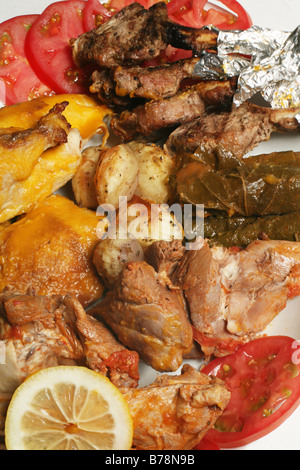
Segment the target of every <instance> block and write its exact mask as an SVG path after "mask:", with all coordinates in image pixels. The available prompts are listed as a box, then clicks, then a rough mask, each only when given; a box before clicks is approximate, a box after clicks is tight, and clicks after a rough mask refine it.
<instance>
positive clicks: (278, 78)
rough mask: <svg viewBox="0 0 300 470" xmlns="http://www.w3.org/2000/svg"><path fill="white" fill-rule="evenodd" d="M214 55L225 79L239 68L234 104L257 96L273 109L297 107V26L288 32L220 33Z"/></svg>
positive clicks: (299, 72)
mask: <svg viewBox="0 0 300 470" xmlns="http://www.w3.org/2000/svg"><path fill="white" fill-rule="evenodd" d="M218 56H219V58H220V60H222V61H223V67H224V71H225V72H226V73H227V74H228V75H229V76H233V75H235V74H236V71H237V70H239V69H240V73H239V81H238V90H237V92H236V94H235V97H234V105H236V106H240V105H241V104H242V103H243V102H244V101H246V100H248V99H250V98H251V97H253V96H254V95H256V94H257V93H260V94H261V95H262V96H263V98H264V99H265V100H266V101H267V102H269V103H270V105H271V106H272V107H273V108H290V107H298V106H300V26H299V27H298V28H296V29H295V31H293V32H292V33H290V32H283V31H275V30H270V29H264V28H260V27H258V26H253V27H252V28H249V29H248V30H246V31H220V32H219V35H218ZM245 56H248V57H247V58H245ZM247 59H248V60H247ZM245 60H246V62H245ZM247 62H248V63H247ZM297 118H298V121H299V122H300V114H299V115H298V116H297Z"/></svg>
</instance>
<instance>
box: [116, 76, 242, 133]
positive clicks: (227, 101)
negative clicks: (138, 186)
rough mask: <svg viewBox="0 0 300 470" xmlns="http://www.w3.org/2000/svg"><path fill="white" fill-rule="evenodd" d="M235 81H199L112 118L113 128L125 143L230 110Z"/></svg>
mask: <svg viewBox="0 0 300 470" xmlns="http://www.w3.org/2000/svg"><path fill="white" fill-rule="evenodd" d="M235 90H236V79H235V78H233V79H230V80H225V81H218V80H211V81H210V80H209V81H204V82H200V83H198V84H196V85H194V86H192V87H189V88H187V89H186V90H183V91H179V92H178V93H176V94H175V95H174V96H171V97H169V98H166V99H159V100H152V101H149V102H147V103H146V104H144V105H140V106H138V107H136V108H134V109H133V110H132V111H124V112H122V113H121V115H120V116H117V115H116V116H113V118H112V120H111V128H112V130H113V131H114V133H115V134H116V135H117V136H119V137H120V138H121V140H122V141H129V140H133V139H135V138H138V137H141V136H142V137H147V138H148V137H149V136H152V137H153V135H155V134H157V133H160V132H161V131H162V130H163V129H165V128H170V127H175V126H176V125H179V124H182V123H187V122H190V121H193V120H194V119H195V118H197V117H199V116H201V115H203V114H204V112H205V111H206V110H207V109H208V108H217V109H220V108H221V109H222V108H223V109H224V108H226V107H230V106H231V103H232V98H233V95H234V92H235Z"/></svg>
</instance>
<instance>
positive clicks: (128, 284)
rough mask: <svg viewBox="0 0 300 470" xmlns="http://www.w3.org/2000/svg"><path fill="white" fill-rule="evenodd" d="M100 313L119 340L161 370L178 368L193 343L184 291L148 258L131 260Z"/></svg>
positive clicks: (107, 296) (99, 309) (108, 295)
mask: <svg viewBox="0 0 300 470" xmlns="http://www.w3.org/2000/svg"><path fill="white" fill-rule="evenodd" d="M97 314H98V315H100V317H101V318H104V320H105V321H106V322H107V324H108V325H109V326H110V327H111V328H112V330H113V331H114V332H115V334H116V335H117V337H118V339H119V340H120V341H121V342H122V344H124V345H125V346H127V347H128V348H130V349H133V350H134V351H137V352H138V354H139V356H140V358H141V359H143V360H144V361H145V362H146V363H147V364H149V365H151V366H152V367H153V368H154V369H155V370H158V371H175V370H177V369H178V367H179V366H180V365H181V364H182V360H183V356H184V355H185V354H186V353H188V352H190V350H191V349H192V346H193V337H192V336H193V335H192V327H191V324H190V322H189V320H188V315H187V309H186V304H185V301H184V298H183V295H182V292H181V290H180V289H178V288H177V287H175V286H173V285H172V283H171V281H170V279H169V278H168V276H167V275H166V273H161V274H158V273H157V272H155V270H154V269H153V268H152V267H151V266H150V265H149V264H147V263H146V262H144V261H134V262H129V263H127V265H125V267H124V268H123V271H122V273H121V275H120V277H119V279H118V281H117V283H116V285H115V286H114V289H113V290H112V291H110V292H108V294H107V295H106V298H105V299H104V300H103V302H101V303H100V304H99V307H98V308H97Z"/></svg>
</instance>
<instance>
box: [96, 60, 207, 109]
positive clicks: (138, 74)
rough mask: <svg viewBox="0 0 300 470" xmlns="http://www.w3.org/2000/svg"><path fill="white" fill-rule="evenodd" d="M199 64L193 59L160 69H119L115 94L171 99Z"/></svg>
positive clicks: (149, 98)
mask: <svg viewBox="0 0 300 470" xmlns="http://www.w3.org/2000/svg"><path fill="white" fill-rule="evenodd" d="M197 62H198V59H197V58H194V57H193V58H191V59H182V60H178V61H176V62H173V63H171V64H164V65H161V66H158V67H139V66H136V67H117V68H116V69H115V70H114V72H113V82H114V84H115V92H116V94H117V95H118V96H120V97H121V96H124V97H125V96H127V95H128V96H130V98H133V97H136V98H146V99H148V100H157V99H161V98H169V97H170V96H174V95H175V94H176V93H177V92H178V90H179V88H180V85H181V82H182V81H183V80H184V79H186V78H190V77H191V76H192V75H193V71H194V68H195V65H196V64H197ZM91 91H92V90H91Z"/></svg>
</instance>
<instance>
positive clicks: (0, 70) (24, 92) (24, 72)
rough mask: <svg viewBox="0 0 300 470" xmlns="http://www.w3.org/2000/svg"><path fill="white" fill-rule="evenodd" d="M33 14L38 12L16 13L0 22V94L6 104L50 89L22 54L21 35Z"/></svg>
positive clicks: (23, 52) (35, 16)
mask: <svg viewBox="0 0 300 470" xmlns="http://www.w3.org/2000/svg"><path fill="white" fill-rule="evenodd" d="M37 18H38V15H24V16H17V17H15V18H12V19H11V20H7V21H5V22H4V23H1V24H0V78H1V79H2V89H1V92H2V93H1V95H2V96H1V98H2V101H4V102H5V104H7V105H10V104H15V103H18V102H21V101H27V100H29V99H32V98H35V97H37V96H41V95H49V94H51V92H52V90H51V89H50V88H48V87H47V86H46V85H44V84H43V83H42V82H41V81H40V80H39V78H38V77H37V76H36V74H35V73H34V72H33V70H32V69H31V67H30V65H29V63H28V61H27V59H26V56H25V51H24V43H25V38H26V36H27V33H28V30H29V29H30V27H31V26H32V24H33V23H34V22H35V21H36V19H37Z"/></svg>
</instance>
